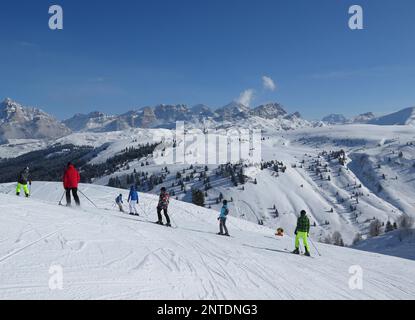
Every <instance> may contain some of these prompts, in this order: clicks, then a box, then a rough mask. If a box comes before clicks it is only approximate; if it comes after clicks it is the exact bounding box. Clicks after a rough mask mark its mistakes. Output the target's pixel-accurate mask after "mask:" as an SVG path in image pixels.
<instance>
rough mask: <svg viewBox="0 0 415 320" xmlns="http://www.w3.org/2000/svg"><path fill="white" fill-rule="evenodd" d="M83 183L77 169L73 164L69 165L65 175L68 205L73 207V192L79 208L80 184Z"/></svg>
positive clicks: (64, 182)
mask: <svg viewBox="0 0 415 320" xmlns="http://www.w3.org/2000/svg"><path fill="white" fill-rule="evenodd" d="M80 181H81V176H80V175H79V172H78V170H76V169H75V167H74V165H73V164H72V163H70V162H69V163H68V165H67V167H66V170H65V173H64V175H63V187H64V188H65V190H66V205H67V206H69V207H70V206H71V192H72V195H73V198H74V199H75V203H76V205H77V206H80V205H81V202H80V201H79V197H78V184H79V182H80Z"/></svg>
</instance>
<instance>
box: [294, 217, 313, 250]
mask: <svg viewBox="0 0 415 320" xmlns="http://www.w3.org/2000/svg"><path fill="white" fill-rule="evenodd" d="M309 234H310V220H309V219H308V217H307V212H306V211H305V210H302V211H301V215H300V217H299V218H298V220H297V227H296V228H295V235H296V237H295V250H294V251H293V253H294V254H300V239H302V240H303V243H304V247H305V255H306V256H308V257H309V256H310V247H309V245H308V241H307V238H308V237H309Z"/></svg>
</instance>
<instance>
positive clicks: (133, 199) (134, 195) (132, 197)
mask: <svg viewBox="0 0 415 320" xmlns="http://www.w3.org/2000/svg"><path fill="white" fill-rule="evenodd" d="M128 204H129V207H130V214H131V215H133V216H139V214H138V210H137V206H136V204H138V192H137V189H136V188H135V186H131V188H130V194H129V195H128Z"/></svg>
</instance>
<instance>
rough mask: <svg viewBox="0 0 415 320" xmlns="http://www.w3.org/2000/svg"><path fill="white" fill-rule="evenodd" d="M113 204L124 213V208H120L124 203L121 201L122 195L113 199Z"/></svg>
mask: <svg viewBox="0 0 415 320" xmlns="http://www.w3.org/2000/svg"><path fill="white" fill-rule="evenodd" d="M115 203H116V204H117V205H118V208H119V209H120V212H124V207H123V206H122V205H123V203H124V201H122V194H120V195H119V196H118V197H116V198H115Z"/></svg>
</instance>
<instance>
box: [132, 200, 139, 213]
mask: <svg viewBox="0 0 415 320" xmlns="http://www.w3.org/2000/svg"><path fill="white" fill-rule="evenodd" d="M131 204H132V208H133V211H132V212H133V213H134V214H136V215H138V210H137V205H136V204H137V203H136V202H135V201H131Z"/></svg>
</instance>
